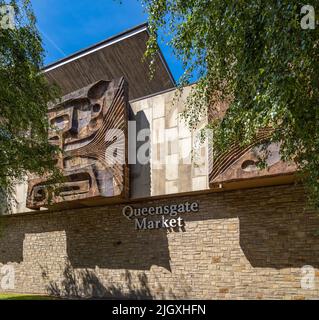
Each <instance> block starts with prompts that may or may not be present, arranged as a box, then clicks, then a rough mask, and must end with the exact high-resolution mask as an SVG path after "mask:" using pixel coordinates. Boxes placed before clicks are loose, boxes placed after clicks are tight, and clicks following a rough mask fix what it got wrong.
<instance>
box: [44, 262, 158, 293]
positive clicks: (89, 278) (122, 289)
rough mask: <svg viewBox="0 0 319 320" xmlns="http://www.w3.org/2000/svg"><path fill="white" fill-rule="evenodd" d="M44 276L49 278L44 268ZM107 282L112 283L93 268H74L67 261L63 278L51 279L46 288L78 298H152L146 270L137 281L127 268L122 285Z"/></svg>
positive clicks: (52, 291)
mask: <svg viewBox="0 0 319 320" xmlns="http://www.w3.org/2000/svg"><path fill="white" fill-rule="evenodd" d="M42 277H43V278H44V279H46V278H47V272H46V271H45V270H44V269H43V271H42ZM107 283H110V284H109V285H105V284H103V283H102V282H101V280H100V279H99V278H98V276H97V275H96V273H95V272H93V271H91V270H87V269H86V270H81V271H77V270H74V268H73V267H72V265H71V264H70V262H69V261H66V263H65V268H64V272H63V280H62V281H61V282H60V283H58V282H55V281H49V284H48V285H47V287H46V290H47V292H48V294H49V295H52V296H56V297H68V298H77V299H78V298H85V299H87V298H94V299H97V298H103V299H115V298H116V299H152V294H151V290H150V288H149V284H148V279H147V276H146V274H145V272H143V273H140V274H138V276H137V281H133V279H132V274H131V273H130V272H129V271H128V270H126V271H125V275H124V279H123V284H122V285H121V286H116V285H114V284H111V281H107Z"/></svg>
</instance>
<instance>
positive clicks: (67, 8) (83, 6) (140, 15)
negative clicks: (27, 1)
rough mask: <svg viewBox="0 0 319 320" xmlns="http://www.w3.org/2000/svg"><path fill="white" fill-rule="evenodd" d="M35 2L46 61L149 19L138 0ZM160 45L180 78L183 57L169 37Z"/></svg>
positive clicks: (176, 76)
mask: <svg viewBox="0 0 319 320" xmlns="http://www.w3.org/2000/svg"><path fill="white" fill-rule="evenodd" d="M31 2H32V6H33V9H34V11H35V14H36V17H37V21H38V28H39V30H40V32H41V35H42V39H43V43H44V48H45V52H46V57H45V64H49V63H51V62H54V61H56V60H58V59H61V58H63V57H65V56H68V55H70V54H72V53H74V52H75V51H78V50H81V49H83V48H85V47H88V46H90V45H92V44H94V43H96V42H99V41H102V40H104V39H106V38H108V37H110V36H113V35H115V34H117V33H120V32H122V31H125V30H127V29H130V28H132V27H134V26H136V25H138V24H141V23H144V22H146V21H147V15H146V13H145V12H144V9H143V7H142V5H141V3H140V1H138V0H122V1H120V0H91V1H90V0H77V1H76V0H31ZM121 2H122V3H121ZM166 41H167V40H166ZM160 46H161V49H162V51H163V54H164V56H165V58H166V60H167V63H168V65H169V67H170V69H171V71H172V73H173V75H174V77H175V79H176V80H178V78H179V77H180V76H181V74H182V72H183V69H182V66H181V63H180V61H178V60H177V59H176V58H175V57H174V56H173V54H172V50H171V48H169V47H168V46H167V45H166V42H165V41H161V42H160Z"/></svg>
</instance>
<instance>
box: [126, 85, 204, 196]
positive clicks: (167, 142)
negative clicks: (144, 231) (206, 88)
mask: <svg viewBox="0 0 319 320" xmlns="http://www.w3.org/2000/svg"><path fill="white" fill-rule="evenodd" d="M190 91H191V86H189V87H185V88H184V89H183V91H182V93H181V95H180V94H179V93H178V92H177V91H176V90H171V91H168V92H165V93H162V94H158V95H156V96H152V97H148V98H144V99H141V100H138V101H134V102H131V108H132V114H133V115H132V117H131V120H134V119H135V120H136V121H137V123H138V124H141V123H143V124H144V125H143V126H142V128H140V129H143V128H144V129H145V128H148V129H150V131H151V136H150V159H151V161H150V167H149V173H148V174H149V176H150V179H149V193H147V190H145V191H144V194H141V193H140V190H141V188H137V187H136V188H134V186H135V185H134V183H136V184H139V185H140V184H141V183H144V182H145V181H146V177H145V174H144V175H143V176H141V173H140V171H141V170H145V166H143V167H140V168H139V167H138V168H137V170H136V169H135V168H134V167H133V168H131V169H132V170H133V172H135V173H136V174H135V175H133V176H132V179H131V180H132V183H133V186H132V185H131V192H132V194H131V196H132V197H133V198H136V197H139V196H148V195H152V196H156V195H165V194H173V193H179V192H190V191H198V190H205V189H208V169H209V168H208V147H207V142H200V139H199V136H200V135H199V134H200V129H202V128H204V127H205V125H206V124H207V118H206V117H203V118H202V119H201V121H200V122H199V124H198V127H197V128H196V130H195V129H194V130H190V129H189V128H188V126H187V124H186V123H185V121H184V119H183V118H182V112H183V111H184V110H185V104H186V99H187V97H188V96H189V94H190ZM139 169H140V170H139ZM139 176H141V178H140V179H139ZM134 180H135V181H134Z"/></svg>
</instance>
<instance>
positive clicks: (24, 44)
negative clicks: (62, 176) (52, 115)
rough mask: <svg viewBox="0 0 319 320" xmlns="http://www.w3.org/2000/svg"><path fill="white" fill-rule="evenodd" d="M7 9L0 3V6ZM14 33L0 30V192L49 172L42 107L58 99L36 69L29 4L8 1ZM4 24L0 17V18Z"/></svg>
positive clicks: (38, 52)
mask: <svg viewBox="0 0 319 320" xmlns="http://www.w3.org/2000/svg"><path fill="white" fill-rule="evenodd" d="M4 4H8V2H7V1H3V0H0V7H1V6H3V5H4ZM9 4H10V5H11V6H13V7H14V13H15V15H14V17H15V21H14V22H15V23H14V28H3V27H1V26H0V188H1V189H2V190H7V189H8V188H10V187H11V186H12V185H13V183H15V182H17V181H18V180H20V179H22V178H23V177H24V176H25V175H26V174H27V173H36V174H39V175H42V174H44V173H45V172H53V171H54V170H53V168H54V160H53V159H54V155H55V152H56V149H55V148H54V147H53V146H51V145H50V144H49V142H48V128H49V124H48V119H47V104H48V102H49V101H51V100H52V99H54V98H56V97H57V93H58V91H57V89H56V88H53V87H51V86H49V84H48V83H47V81H46V80H45V78H44V76H43V74H41V68H42V67H43V48H42V44H41V38H40V35H39V32H38V30H37V28H36V21H35V17H34V15H33V11H32V8H31V5H30V1H28V0H21V1H10V2H9ZM0 19H4V16H3V15H2V16H0Z"/></svg>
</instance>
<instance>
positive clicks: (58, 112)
mask: <svg viewBox="0 0 319 320" xmlns="http://www.w3.org/2000/svg"><path fill="white" fill-rule="evenodd" d="M48 118H49V121H50V125H51V128H52V129H51V130H50V132H49V140H50V142H51V143H52V144H54V145H57V146H59V148H60V149H61V151H62V152H61V153H60V155H59V157H58V158H57V159H56V165H57V167H58V168H59V169H61V171H62V173H63V176H64V179H63V182H62V183H60V184H59V186H58V187H57V188H49V186H50V182H48V181H47V179H46V178H45V177H32V178H30V179H29V185H28V194H27V207H28V208H30V209H39V208H41V207H47V206H48V204H49V202H50V203H52V204H53V205H54V204H61V203H70V202H72V203H76V202H80V203H82V204H85V201H89V200H92V199H97V198H112V197H119V198H125V197H127V194H128V176H129V175H128V165H127V125H128V86H127V83H126V82H125V80H124V79H123V78H120V79H117V80H112V81H108V80H101V81H98V82H96V83H93V84H91V85H89V86H87V87H85V88H82V89H80V90H77V91H75V92H73V93H71V94H68V95H66V96H64V97H63V98H62V99H61V102H60V103H59V104H57V105H52V106H49V109H48ZM114 152H116V155H114ZM52 189H53V190H55V191H53V193H50V191H49V190H52ZM49 198H50V201H49Z"/></svg>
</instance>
